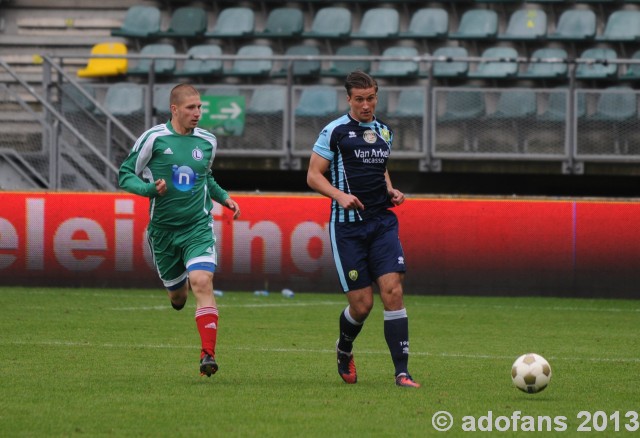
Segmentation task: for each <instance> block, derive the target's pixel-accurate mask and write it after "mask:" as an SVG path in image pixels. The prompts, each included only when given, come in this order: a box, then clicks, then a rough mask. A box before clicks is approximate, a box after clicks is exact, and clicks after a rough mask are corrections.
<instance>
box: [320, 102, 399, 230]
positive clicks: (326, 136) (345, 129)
mask: <svg viewBox="0 0 640 438" xmlns="http://www.w3.org/2000/svg"><path fill="white" fill-rule="evenodd" d="M392 142H393V131H391V129H389V127H388V126H387V125H385V124H384V123H383V122H381V121H380V120H378V119H375V118H374V120H373V121H372V122H368V123H363V122H358V121H357V120H355V119H353V118H352V117H351V116H350V115H349V114H345V115H344V116H342V117H340V118H338V119H336V120H334V121H333V122H331V123H329V124H328V125H327V126H325V128H324V129H323V130H322V132H321V133H320V135H319V137H318V140H316V143H315V144H314V145H313V152H315V153H316V154H318V155H320V156H321V157H323V158H325V159H327V160H329V161H330V165H329V170H330V172H331V184H333V186H334V187H336V188H337V189H339V190H342V191H343V192H345V193H349V194H351V195H354V196H356V197H357V198H358V199H359V200H360V202H362V204H363V205H364V210H353V209H350V210H345V209H343V208H342V207H341V206H340V204H338V202H336V201H335V200H333V201H332V203H331V222H358V221H361V220H363V219H367V218H369V217H372V216H375V215H376V214H377V213H379V212H380V211H381V210H386V209H388V208H389V207H392V206H393V204H392V203H391V198H390V197H389V193H388V191H387V182H386V180H385V178H384V174H385V171H386V170H387V160H388V159H389V154H390V153H391V144H392Z"/></svg>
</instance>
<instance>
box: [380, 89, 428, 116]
mask: <svg viewBox="0 0 640 438" xmlns="http://www.w3.org/2000/svg"><path fill="white" fill-rule="evenodd" d="M424 94H425V93H424V90H423V89H419V90H417V89H415V88H403V89H402V90H400V93H399V95H398V102H397V103H396V106H395V109H393V110H391V111H389V112H388V116H389V117H395V118H420V119H421V118H422V117H424V114H425V100H424Z"/></svg>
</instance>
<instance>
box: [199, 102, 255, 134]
mask: <svg viewBox="0 0 640 438" xmlns="http://www.w3.org/2000/svg"><path fill="white" fill-rule="evenodd" d="M200 99H201V100H202V118H201V119H200V124H199V125H200V127H201V128H204V129H207V130H209V131H211V132H213V133H214V134H216V135H242V133H243V132H244V114H245V99H244V96H201V97H200Z"/></svg>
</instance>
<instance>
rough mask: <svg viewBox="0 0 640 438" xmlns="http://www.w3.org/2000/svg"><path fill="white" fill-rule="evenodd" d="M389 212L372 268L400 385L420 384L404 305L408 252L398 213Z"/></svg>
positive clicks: (374, 247)
mask: <svg viewBox="0 0 640 438" xmlns="http://www.w3.org/2000/svg"><path fill="white" fill-rule="evenodd" d="M389 213H390V214H388V215H385V216H384V217H383V218H382V220H381V222H380V225H379V228H378V230H379V231H378V233H377V234H376V238H375V240H374V243H373V244H372V247H371V256H370V257H371V270H372V272H374V275H376V283H377V284H378V288H379V290H380V298H381V301H382V305H383V306H384V337H385V340H386V341H387V346H388V347H389V352H390V353H391V360H392V361H393V365H394V368H395V374H394V375H395V378H396V384H397V385H398V386H409V387H419V386H420V385H419V384H417V383H416V382H414V381H413V379H412V378H411V376H410V374H409V370H408V362H409V319H408V317H407V310H406V308H405V306H404V296H403V295H404V291H403V287H402V281H403V279H404V271H405V265H404V253H403V251H402V245H401V244H400V239H399V238H398V220H397V218H396V216H395V214H393V213H391V212H389Z"/></svg>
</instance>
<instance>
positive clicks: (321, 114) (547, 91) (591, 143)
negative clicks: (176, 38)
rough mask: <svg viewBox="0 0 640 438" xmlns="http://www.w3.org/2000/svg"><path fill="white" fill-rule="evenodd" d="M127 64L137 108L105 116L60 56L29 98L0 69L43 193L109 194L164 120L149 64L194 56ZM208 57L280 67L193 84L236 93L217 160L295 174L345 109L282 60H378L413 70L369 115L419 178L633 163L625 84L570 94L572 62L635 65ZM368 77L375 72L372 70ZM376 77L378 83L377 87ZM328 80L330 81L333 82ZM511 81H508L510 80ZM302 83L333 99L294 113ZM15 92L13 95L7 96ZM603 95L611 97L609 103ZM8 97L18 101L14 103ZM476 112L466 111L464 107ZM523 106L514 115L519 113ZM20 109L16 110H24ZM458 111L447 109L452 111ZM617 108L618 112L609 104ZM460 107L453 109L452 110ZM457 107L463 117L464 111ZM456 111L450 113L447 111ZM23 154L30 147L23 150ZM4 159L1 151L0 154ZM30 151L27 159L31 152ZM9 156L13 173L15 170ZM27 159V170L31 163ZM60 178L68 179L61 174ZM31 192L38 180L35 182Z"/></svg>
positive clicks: (383, 92) (638, 155)
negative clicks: (544, 78) (514, 76)
mask: <svg viewBox="0 0 640 438" xmlns="http://www.w3.org/2000/svg"><path fill="white" fill-rule="evenodd" d="M93 57H100V58H122V57H123V55H100V56H93ZM126 57H127V58H128V59H145V58H150V59H151V66H150V72H149V75H148V77H147V78H146V79H147V80H146V81H142V83H140V81H133V80H128V79H127V78H123V82H126V83H129V84H130V85H131V86H133V87H138V88H139V90H140V93H141V94H140V95H141V96H142V99H141V100H142V101H141V102H140V107H139V110H138V111H133V112H131V113H128V114H117V113H116V112H114V110H113V108H110V107H109V106H108V105H107V102H106V101H105V98H106V95H107V93H108V91H109V88H110V87H112V86H113V85H114V84H107V83H97V82H90V83H88V82H86V81H83V82H80V81H78V80H77V79H76V78H75V77H72V76H71V75H70V74H68V73H67V72H66V71H65V69H64V68H63V67H62V65H63V64H64V60H63V59H61V60H60V59H53V58H52V57H50V56H43V60H44V64H43V71H44V74H43V90H44V93H43V94H44V95H39V94H38V93H37V92H36V91H35V90H34V89H33V88H32V87H31V86H30V84H28V83H26V82H25V81H24V80H22V79H21V78H20V76H19V75H17V74H15V72H14V71H13V70H12V69H11V67H10V66H9V65H8V64H7V63H5V62H2V61H0V67H2V68H3V69H5V71H7V72H8V73H9V74H10V75H11V76H12V77H13V79H14V80H15V82H16V83H17V84H19V85H20V86H21V87H22V88H23V89H24V90H25V91H26V92H27V93H29V94H31V95H32V96H33V97H34V98H35V99H36V100H37V102H38V103H39V104H40V105H41V107H42V110H43V111H42V114H35V113H34V114H32V115H33V119H34V120H37V121H39V122H40V123H41V125H42V126H41V130H42V135H41V142H42V144H41V147H40V148H39V151H40V157H39V159H40V160H41V161H46V163H44V164H43V163H41V162H37V160H36V159H35V158H34V157H33V156H29V153H31V152H25V151H21V150H20V148H21V147H20V146H16V147H15V148H14V149H15V150H16V151H18V155H21V156H23V158H24V159H25V160H26V161H27V162H29V163H31V166H32V167H33V168H34V169H41V168H43V166H45V165H46V166H47V168H48V178H46V183H45V185H46V188H50V189H97V190H102V189H112V188H114V187H116V186H117V182H116V181H117V166H118V163H119V162H120V161H121V160H122V158H123V157H124V155H126V154H127V153H128V151H129V150H130V148H131V146H132V145H133V142H134V141H135V139H136V138H137V136H138V135H140V134H141V133H142V132H143V131H144V130H146V129H148V128H150V127H151V126H153V125H154V124H156V123H161V122H164V121H165V120H166V119H167V118H168V114H167V113H166V111H164V110H168V101H167V102H165V106H164V110H163V106H162V103H161V102H159V101H161V98H162V97H163V96H164V97H165V98H166V96H167V94H166V93H167V90H168V89H170V87H172V86H173V85H175V83H177V82H170V83H168V82H164V81H163V82H161V83H160V82H158V81H157V78H156V76H155V73H154V65H155V62H156V61H157V60H158V59H166V58H173V59H176V60H181V61H184V60H187V59H202V60H208V59H213V58H208V57H193V56H187V55H173V56H171V57H168V56H162V57H157V56H149V55H126ZM215 59H217V60H221V61H228V62H235V61H237V60H264V59H268V60H270V61H272V62H274V63H276V62H279V63H281V64H283V65H284V66H286V71H287V75H286V77H285V78H283V79H279V80H263V81H262V82H261V83H257V84H251V83H247V81H245V82H244V83H241V84H239V85H234V84H232V83H229V82H228V81H226V80H225V77H224V76H222V77H215V78H214V77H212V78H211V82H210V83H206V81H207V80H208V79H207V78H202V80H203V82H204V83H199V84H194V85H195V86H196V87H197V88H198V89H199V90H200V91H201V93H202V95H203V96H206V95H211V96H225V95H226V96H228V95H235V96H240V97H241V98H242V99H243V102H244V105H245V106H244V108H243V111H244V113H243V115H244V123H242V124H236V125H234V126H230V127H224V126H223V127H222V128H220V127H218V128H216V129H215V130H213V132H216V134H217V135H218V136H219V148H218V155H219V156H220V157H223V158H224V157H240V158H242V157H258V158H275V159H277V161H278V164H277V166H278V167H279V168H281V169H296V168H300V167H301V165H302V164H301V163H302V160H303V159H304V158H305V157H308V156H309V154H310V151H311V147H312V145H313V142H314V141H315V139H316V138H317V136H318V133H319V132H320V130H321V128H322V127H323V126H325V125H326V124H327V123H328V122H330V121H331V120H333V119H335V118H336V117H338V116H339V115H341V114H344V113H345V112H346V111H347V107H346V99H345V97H344V89H343V87H342V86H336V85H332V84H324V85H323V81H322V80H321V79H318V80H317V81H316V82H314V83H308V84H306V85H302V84H300V83H298V82H297V81H296V77H295V76H294V75H293V65H294V63H295V62H300V61H320V62H336V61H354V60H363V61H369V62H372V63H374V64H375V63H379V62H381V61H385V62H388V61H402V62H414V63H416V64H417V65H418V66H419V67H420V68H419V70H420V74H419V75H418V76H416V77H413V78H412V79H413V80H411V78H408V79H404V80H401V81H399V83H398V82H396V83H395V84H394V83H393V81H385V82H388V84H381V87H380V90H379V104H378V109H377V116H378V117H379V118H380V119H381V120H383V121H385V122H387V123H388V124H389V125H390V126H391V127H392V129H393V130H394V132H395V141H394V151H393V156H394V159H399V160H410V161H415V162H416V163H417V164H416V166H417V168H418V169H420V170H421V171H439V170H441V168H442V161H445V160H497V161H501V160H509V161H514V160H515V161H523V162H528V161H536V162H537V161H551V162H555V161H557V162H558V163H559V165H560V166H561V170H562V172H564V173H581V172H583V164H584V163H585V162H614V163H615V162H634V163H639V162H640V139H638V138H637V137H638V136H637V135H635V132H637V131H639V130H638V129H637V128H638V124H639V123H640V122H639V119H638V111H637V107H638V95H637V94H638V93H637V92H636V91H634V90H632V89H630V88H620V89H613V88H606V89H603V88H598V87H597V86H594V87H591V88H578V87H577V85H576V83H577V82H576V66H578V65H581V64H585V65H613V64H615V65H633V64H638V63H640V60H637V59H606V60H605V59H582V58H576V59H548V58H545V59H537V58H526V57H517V58H483V57H433V56H430V55H422V56H417V57H400V56H399V57H382V56H349V57H345V56H331V55H307V56H292V55H274V56H272V57H268V58H264V57H256V56H244V57H242V56H237V55H220V56H219V57H216V58H215ZM437 62H444V63H451V62H467V63H470V64H478V63H482V62H485V63H486V62H516V63H518V64H523V63H533V62H535V63H563V64H567V65H568V67H569V68H568V76H567V78H566V80H565V81H564V82H563V83H561V85H563V87H559V88H549V87H543V88H534V89H528V88H522V87H521V86H516V87H513V86H508V87H495V86H493V87H487V86H483V87H472V86H469V83H464V82H463V83H462V84H463V86H462V87H451V86H446V87H445V86H439V85H438V84H439V80H438V79H437V78H434V76H433V66H434V64H435V63H437ZM374 76H375V74H374ZM381 82H382V81H381ZM333 83H335V81H334V82H333ZM515 85H519V84H518V83H515ZM267 88H271V89H277V92H276V94H274V95H277V94H278V93H281V94H282V95H283V97H282V99H283V100H282V101H281V102H280V101H279V100H278V101H275V100H274V102H273V107H272V108H269V107H267V108H265V107H264V105H263V106H262V107H261V108H256V107H255V105H254V104H256V101H257V98H256V96H257V94H258V92H261V91H265V90H266V89H267ZM314 88H324V89H325V91H328V92H329V93H331V90H333V93H335V96H336V97H335V101H336V102H337V103H336V105H334V106H333V107H331V108H327V109H324V110H323V111H319V108H316V109H318V111H317V112H316V113H314V111H313V109H314V108H313V105H312V108H311V110H310V109H309V108H307V109H306V110H303V109H301V108H300V105H301V104H302V102H303V101H304V99H303V94H304V93H306V92H308V91H309V90H311V89H314ZM14 94H15V93H14ZM614 95H615V96H614ZM11 99H14V100H16V101H18V102H20V98H19V96H16V95H13V96H11ZM469 102H471V103H474V102H475V103H476V104H478V105H480V106H481V107H482V108H481V110H480V111H478V112H475V113H474V112H473V111H471V110H472V109H473V108H472V107H471V106H470V103H469ZM525 104H526V106H527V107H526V108H524V106H525ZM25 105H26V104H25V103H24V102H22V106H23V107H25V108H26V106H25ZM456 108H458V110H456ZM622 108H624V109H625V110H626V111H625V112H624V114H621V111H620V110H621V109H622ZM461 109H462V110H461ZM465 110H466V111H465ZM456 111H457V112H456ZM32 149H35V148H32ZM3 154H4V155H5V156H8V155H7V153H5V152H3ZM32 155H34V154H33V153H32ZM15 163H16V162H15V160H14V163H13V166H15V165H16V164H15ZM34 163H35V164H34ZM65 174H72V175H73V177H69V178H66V179H65V177H64V175H65ZM37 183H38V185H42V184H43V181H38V182H37Z"/></svg>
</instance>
